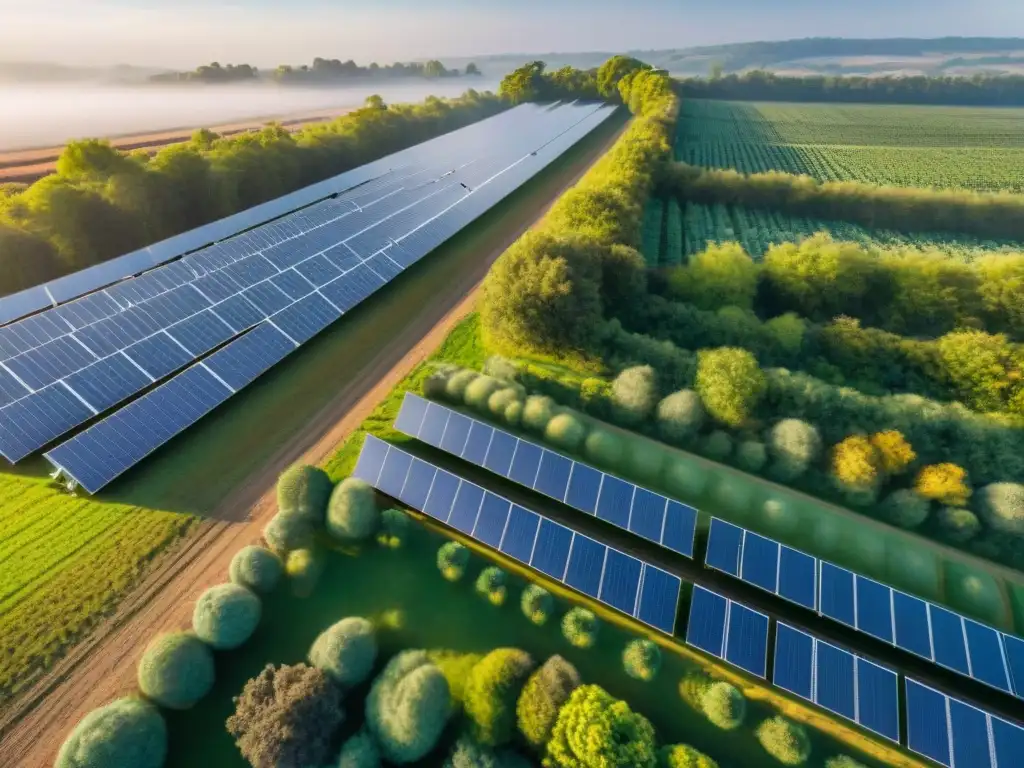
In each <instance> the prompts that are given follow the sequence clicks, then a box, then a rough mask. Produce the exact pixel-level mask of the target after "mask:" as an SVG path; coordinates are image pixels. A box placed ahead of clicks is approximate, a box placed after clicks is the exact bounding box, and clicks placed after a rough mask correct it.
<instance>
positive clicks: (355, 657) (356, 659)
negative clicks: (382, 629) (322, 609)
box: [309, 616, 377, 688]
mask: <svg viewBox="0 0 1024 768" xmlns="http://www.w3.org/2000/svg"><path fill="white" fill-rule="evenodd" d="M376 660H377V637H376V634H375V632H374V628H373V624H371V623H370V622H369V621H367V620H366V619H364V618H362V617H359V616H350V617H347V618H344V619H342V620H341V621H339V622H337V623H336V624H332V625H331V626H330V627H328V628H327V629H325V630H324V631H323V632H321V633H320V634H319V635H318V636H317V638H316V640H314V641H313V646H312V647H311V648H310V649H309V663H310V664H312V665H313V666H314V667H316V668H317V669H321V670H323V671H324V672H325V673H326V674H327V676H328V677H330V678H331V679H332V680H334V681H335V682H336V683H338V684H339V685H342V686H345V687H347V688H351V687H352V686H356V685H359V684H360V683H361V682H363V681H364V680H365V679H366V678H367V677H368V676H369V675H370V672H372V671H373V664H374V662H375V661H376Z"/></svg>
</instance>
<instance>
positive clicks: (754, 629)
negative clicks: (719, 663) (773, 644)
mask: <svg viewBox="0 0 1024 768" xmlns="http://www.w3.org/2000/svg"><path fill="white" fill-rule="evenodd" d="M686 642H687V643H689V644H690V645H692V646H694V647H695V648H700V649H701V650H702V651H705V652H707V653H710V654H711V655H712V656H715V657H716V658H719V659H722V660H724V661H727V662H729V663H730V664H732V665H733V666H736V667H739V668H740V669H743V670H746V671H747V672H749V673H750V674H752V675H755V676H757V677H760V678H764V677H765V676H766V666H767V657H768V617H767V616H765V615H764V614H763V613H759V612H757V611H755V610H752V609H750V608H748V607H747V606H745V605H741V604H740V603H737V602H734V601H732V600H728V599H726V598H724V597H722V596H721V595H719V594H716V593H714V592H712V591H711V590H708V589H705V588H704V587H694V588H693V595H692V597H691V599H690V618H689V621H688V623H687V625H686Z"/></svg>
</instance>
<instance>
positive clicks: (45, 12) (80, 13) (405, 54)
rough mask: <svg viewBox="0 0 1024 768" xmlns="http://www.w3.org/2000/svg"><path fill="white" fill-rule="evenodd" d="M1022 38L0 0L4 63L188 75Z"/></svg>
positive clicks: (444, 1) (602, 11)
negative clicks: (722, 46) (572, 54)
mask: <svg viewBox="0 0 1024 768" xmlns="http://www.w3.org/2000/svg"><path fill="white" fill-rule="evenodd" d="M945 35H966V36H1000V37H1011V36H1024V0H857V1H856V2H849V0H704V1H703V2H695V1H694V0H619V2H612V0H425V1H422V0H421V2H412V1H411V0H358V1H354V0H234V1H232V0H176V1H174V0H172V1H171V2H168V1H167V0H0V60H4V61H50V62H58V63H66V64H84V65H107V64H118V63H126V64H137V65H152V66H167V67H177V68H192V67H193V66H195V65H197V64H200V63H204V62H209V61H220V62H222V63H228V62H231V63H241V62H246V63H250V64H254V65H256V66H262V67H267V66H273V65H276V64H279V63H297V62H305V61H310V60H312V58H313V57H314V56H323V57H325V58H341V59H348V58H352V59H355V60H356V61H358V62H360V63H368V62H369V61H373V60H375V61H380V62H391V61H395V60H409V59H416V58H424V57H437V58H441V59H443V58H444V57H445V56H469V55H475V54H489V53H548V52H553V51H558V52H569V51H624V50H629V49H655V48H680V47H687V46H693V45H713V44H716V43H724V42H741V41H749V40H781V39H789V38H797V37H811V36H830V37H941V36H945Z"/></svg>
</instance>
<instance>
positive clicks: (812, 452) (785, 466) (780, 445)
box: [768, 419, 821, 478]
mask: <svg viewBox="0 0 1024 768" xmlns="http://www.w3.org/2000/svg"><path fill="white" fill-rule="evenodd" d="M768 450H769V451H770V452H771V455H772V457H773V458H774V459H775V462H776V471H777V473H778V474H779V476H780V477H787V478H795V477H799V476H800V475H802V474H803V473H804V472H806V471H807V468H808V467H809V466H810V465H811V464H812V463H813V462H814V461H815V460H817V458H818V456H819V455H820V454H821V436H820V435H819V434H818V430H817V429H815V428H814V427H813V426H812V425H810V424H808V423H807V422H806V421H801V420H800V419H783V420H782V421H780V422H779V423H778V424H776V425H775V426H774V427H772V431H771V433H770V435H769V437H768Z"/></svg>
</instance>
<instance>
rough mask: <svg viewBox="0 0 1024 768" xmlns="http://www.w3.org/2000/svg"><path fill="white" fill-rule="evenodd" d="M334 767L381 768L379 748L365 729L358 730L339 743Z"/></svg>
mask: <svg viewBox="0 0 1024 768" xmlns="http://www.w3.org/2000/svg"><path fill="white" fill-rule="evenodd" d="M336 768H381V762H380V750H379V749H377V744H376V742H375V741H374V740H373V737H372V736H370V734H368V733H367V732H366V731H360V732H359V733H357V734H356V735H355V736H353V737H352V738H350V739H349V740H348V741H346V742H345V743H344V744H342V745H341V753H340V754H339V755H338V764H337V767H336Z"/></svg>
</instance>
